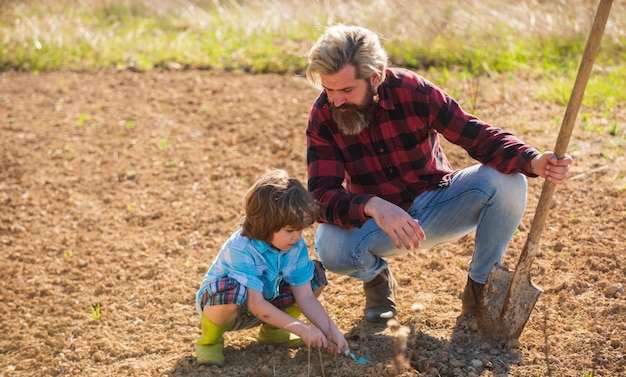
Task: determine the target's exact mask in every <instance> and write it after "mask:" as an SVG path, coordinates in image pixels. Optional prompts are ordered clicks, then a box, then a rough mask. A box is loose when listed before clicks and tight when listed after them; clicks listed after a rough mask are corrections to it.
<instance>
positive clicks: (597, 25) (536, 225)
mask: <svg viewBox="0 0 626 377" xmlns="http://www.w3.org/2000/svg"><path fill="white" fill-rule="evenodd" d="M612 3H613V0H601V1H600V4H599V5H598V10H597V12H596V17H595V20H594V22H593V26H592V28H591V32H590V34H589V38H588V40H587V45H586V46H585V52H584V53H583V57H582V60H581V63H580V67H579V69H578V75H577V76H576V81H575V82H574V88H573V89H572V94H571V96H570V98H569V101H568V103H567V108H566V110H565V115H564V116H563V122H562V123H561V129H560V131H559V136H558V138H557V140H556V146H555V147H554V153H555V154H556V155H557V157H559V158H563V157H564V156H565V153H566V152H567V145H568V144H569V140H570V137H571V136H572V130H573V129H574V124H575V121H576V117H577V115H578V110H579V109H580V104H581V103H582V99H583V95H584V94H585V88H586V87H587V82H588V81H589V76H590V75H591V69H592V68H593V62H594V60H595V58H596V55H597V54H598V49H599V48H600V40H601V39H602V34H603V33H604V26H605V25H606V20H607V19H608V17H609V13H610V11H611V5H612ZM555 189H556V185H555V184H554V183H551V182H549V181H548V180H547V179H546V180H545V182H544V185H543V189H542V190H541V196H540V197H539V203H538V204H537V210H536V211H535V216H534V218H533V222H532V224H531V226H530V232H529V234H528V241H527V243H532V244H537V243H539V239H540V238H541V232H542V231H543V227H544V225H545V222H546V218H547V217H548V210H549V209H550V203H551V202H552V196H553V194H554V191H555ZM528 249H529V248H528V247H524V249H523V250H522V255H520V260H519V262H518V266H519V265H520V264H522V263H523V261H524V260H526V259H527V258H528V259H531V260H532V258H533V257H534V255H526V254H529V253H528ZM530 249H531V250H536V248H533V247H531V248H530ZM531 254H532V253H531Z"/></svg>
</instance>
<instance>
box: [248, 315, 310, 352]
mask: <svg viewBox="0 0 626 377" xmlns="http://www.w3.org/2000/svg"><path fill="white" fill-rule="evenodd" d="M285 313H287V314H289V316H291V317H293V318H296V319H297V318H298V317H300V315H301V314H302V311H301V310H300V308H298V307H297V306H295V305H291V306H290V307H288V308H287V309H285ZM257 339H258V340H259V343H263V344H271V345H274V346H277V347H299V346H301V345H303V344H304V342H303V341H302V338H300V337H299V336H297V335H295V334H292V333H290V332H289V331H286V330H283V329H280V328H278V327H276V326H272V325H269V324H267V323H264V324H262V325H261V330H260V331H259V335H258V337H257Z"/></svg>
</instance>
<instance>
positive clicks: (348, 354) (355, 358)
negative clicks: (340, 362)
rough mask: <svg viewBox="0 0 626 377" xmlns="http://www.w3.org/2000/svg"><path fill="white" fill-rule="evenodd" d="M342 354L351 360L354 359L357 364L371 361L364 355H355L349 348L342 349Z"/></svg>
mask: <svg viewBox="0 0 626 377" xmlns="http://www.w3.org/2000/svg"><path fill="white" fill-rule="evenodd" d="M343 354H344V355H346V356H348V357H350V358H351V359H352V360H354V361H355V362H357V363H358V364H369V363H371V361H369V360H368V359H366V358H364V357H356V355H355V354H354V353H352V351H350V350H344V351H343Z"/></svg>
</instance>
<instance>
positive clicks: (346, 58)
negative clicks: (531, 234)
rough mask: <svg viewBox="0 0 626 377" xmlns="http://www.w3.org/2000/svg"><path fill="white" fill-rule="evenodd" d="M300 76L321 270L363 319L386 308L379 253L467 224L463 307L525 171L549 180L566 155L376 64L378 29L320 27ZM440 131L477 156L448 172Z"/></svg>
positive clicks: (497, 252)
mask: <svg viewBox="0 0 626 377" xmlns="http://www.w3.org/2000/svg"><path fill="white" fill-rule="evenodd" d="M308 63H309V64H308V67H307V71H306V74H307V78H308V79H309V81H311V83H313V84H314V85H316V86H318V87H320V88H321V89H322V92H321V93H320V95H319V97H318V98H317V100H316V101H315V103H314V105H313V107H312V110H311V114H310V117H309V124H308V128H307V131H306V135H307V171H308V185H309V190H310V191H311V192H312V193H313V195H314V197H315V198H316V199H317V201H318V202H319V204H320V206H321V211H320V216H319V219H318V221H319V222H320V225H319V227H318V230H317V233H316V235H315V250H316V253H317V254H318V256H319V258H320V260H321V261H322V263H323V264H324V265H325V266H326V268H328V269H329V270H330V271H333V272H335V273H339V274H344V275H349V276H351V277H354V278H356V279H359V280H361V281H363V282H364V284H363V288H364V291H365V320H366V321H368V322H371V323H385V322H387V320H389V319H390V318H393V317H394V316H395V315H396V314H397V312H396V304H395V302H394V292H395V290H396V281H395V279H394V277H393V274H392V273H391V271H390V270H389V268H388V265H387V262H386V261H385V258H387V257H391V256H394V255H398V254H402V253H405V252H407V251H408V250H411V249H417V248H431V247H433V246H435V245H437V244H440V243H443V242H449V241H452V240H456V239H458V238H460V237H462V236H463V235H465V234H467V233H469V232H470V231H472V230H474V229H475V230H476V238H475V244H474V251H473V255H472V258H471V260H470V263H469V268H468V279H467V285H466V287H465V289H464V291H463V296H462V314H475V311H476V303H477V300H478V298H479V297H480V295H481V293H482V289H483V287H484V283H485V280H486V279H487V275H488V274H489V271H490V269H491V267H492V266H493V264H494V263H501V262H502V256H503V254H504V252H505V251H506V248H507V245H508V243H509V242H510V240H511V238H512V236H513V234H514V233H515V230H516V229H517V227H518V225H519V223H520V221H521V219H522V216H523V213H524V210H525V207H526V184H527V182H526V178H525V176H524V175H526V176H529V177H537V176H540V177H544V178H546V179H548V180H549V181H551V182H553V183H556V184H559V183H562V182H563V181H564V180H565V179H566V178H567V172H568V169H569V165H570V164H571V163H572V159H571V157H570V156H565V157H564V158H562V159H558V158H557V157H556V155H555V154H554V153H552V152H544V153H539V152H538V151H537V150H536V149H534V148H532V147H531V146H529V145H527V144H524V143H523V142H522V141H521V140H519V139H518V138H517V137H515V136H514V135H512V134H510V133H507V132H504V131H503V130H501V129H499V128H496V127H493V126H491V125H489V124H487V123H485V122H483V121H481V120H479V119H477V118H476V117H474V116H473V115H471V114H468V113H466V112H465V111H464V110H463V109H461V107H460V106H459V104H458V103H457V102H456V101H455V100H454V99H453V98H451V97H449V96H448V95H447V94H446V93H444V92H443V91H442V90H441V89H439V88H438V87H436V86H435V85H433V84H432V83H431V82H429V81H428V80H426V79H424V78H423V77H421V76H419V75H417V74H416V73H414V72H411V71H408V70H405V69H399V68H389V67H387V54H386V52H385V51H384V50H383V48H382V47H381V45H380V42H379V39H378V36H377V35H376V34H375V33H373V32H372V31H370V30H367V29H365V28H361V27H356V26H345V25H337V26H332V27H330V28H328V29H327V30H326V32H325V33H324V34H323V35H322V36H321V37H320V38H319V40H318V41H317V42H316V43H315V44H314V46H313V47H312V48H311V50H310V52H309V56H308ZM440 135H442V136H443V137H445V138H446V139H448V140H449V141H451V142H452V143H454V144H456V145H458V146H460V147H462V148H464V149H465V150H466V151H467V152H468V153H469V155H470V156H472V157H473V158H474V159H476V160H477V161H478V162H480V164H478V165H475V166H472V167H469V168H466V169H462V170H454V169H453V168H452V167H451V166H450V164H449V163H448V160H447V159H446V156H445V154H444V152H443V150H442V148H441V145H440V142H439V138H440Z"/></svg>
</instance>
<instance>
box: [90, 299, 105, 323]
mask: <svg viewBox="0 0 626 377" xmlns="http://www.w3.org/2000/svg"><path fill="white" fill-rule="evenodd" d="M100 307H101V306H100V303H99V302H96V303H95V304H89V309H91V315H90V317H91V318H93V319H95V320H99V319H100V317H101V315H102V313H101V312H100Z"/></svg>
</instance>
